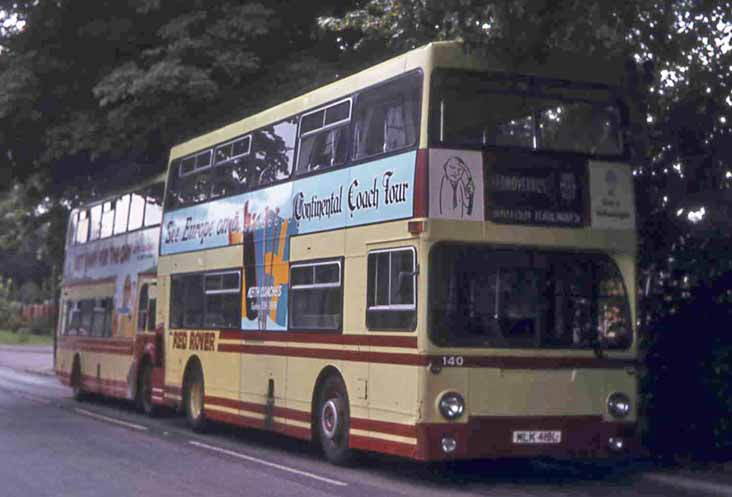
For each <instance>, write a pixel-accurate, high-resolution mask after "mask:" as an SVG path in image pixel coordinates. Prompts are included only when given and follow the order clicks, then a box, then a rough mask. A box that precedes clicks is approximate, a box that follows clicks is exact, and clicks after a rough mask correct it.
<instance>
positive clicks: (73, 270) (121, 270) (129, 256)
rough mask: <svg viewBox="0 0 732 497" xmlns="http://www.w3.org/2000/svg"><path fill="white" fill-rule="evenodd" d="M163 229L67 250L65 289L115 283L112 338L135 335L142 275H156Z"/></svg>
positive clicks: (142, 231) (134, 233)
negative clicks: (135, 318)
mask: <svg viewBox="0 0 732 497" xmlns="http://www.w3.org/2000/svg"><path fill="white" fill-rule="evenodd" d="M159 240H160V227H159V226H155V227H152V228H146V229H142V230H138V231H134V232H132V233H125V234H124V235H118V236H115V237H112V238H106V239H103V240H96V241H93V242H88V243H85V244H81V245H71V246H70V247H68V253H67V255H66V263H65V266H64V285H73V284H79V283H94V282H96V281H101V280H107V279H114V280H115V292H114V310H113V311H114V316H115V317H114V325H113V328H114V329H113V334H114V335H116V336H129V335H131V334H133V333H134V323H133V312H134V305H135V303H134V300H135V296H136V295H137V280H138V276H139V275H140V274H150V273H151V274H155V273H156V271H157V260H158V242H159Z"/></svg>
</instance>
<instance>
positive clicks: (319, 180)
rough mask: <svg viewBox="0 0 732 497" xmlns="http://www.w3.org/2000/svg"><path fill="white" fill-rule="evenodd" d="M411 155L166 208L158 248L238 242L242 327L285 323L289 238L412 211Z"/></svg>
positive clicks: (401, 216)
mask: <svg viewBox="0 0 732 497" xmlns="http://www.w3.org/2000/svg"><path fill="white" fill-rule="evenodd" d="M415 160H416V152H414V151H412V152H407V153H403V154H399V155H394V156H391V157H386V158H383V159H379V160H376V161H373V162H370V163H366V164H360V165H357V166H352V167H350V168H346V169H338V170H335V171H332V172H328V173H325V174H319V175H316V176H309V177H305V178H302V179H298V180H295V181H292V182H287V183H282V184H279V185H274V186H271V187H268V188H264V189H262V190H256V191H252V192H247V193H243V194H241V195H237V196H233V197H229V198H225V199H221V200H215V201H212V202H208V203H205V204H200V205H195V206H191V207H187V208H183V209H179V210H176V211H173V212H166V213H165V215H164V217H163V229H162V232H161V249H160V254H161V255H171V254H178V253H182V252H190V251H194V250H204V249H211V248H218V247H225V246H228V245H238V244H242V245H243V258H244V260H243V263H242V266H243V268H244V272H243V278H242V281H243V283H242V285H243V288H242V295H243V297H242V303H243V305H242V328H243V329H248V330H265V329H266V330H284V329H286V328H287V289H288V285H289V265H288V263H289V252H290V250H289V243H290V238H291V237H292V236H295V235H302V234H309V233H317V232H320V231H326V230H333V229H342V228H348V227H353V226H362V225H366V224H371V223H377V222H386V221H392V220H397V219H405V218H409V217H411V216H412V212H413V206H414V201H413V196H414V166H415Z"/></svg>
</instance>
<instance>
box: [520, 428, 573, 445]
mask: <svg viewBox="0 0 732 497" xmlns="http://www.w3.org/2000/svg"><path fill="white" fill-rule="evenodd" d="M513 443H515V444H522V445H536V444H558V443H562V432H561V431H514V432H513Z"/></svg>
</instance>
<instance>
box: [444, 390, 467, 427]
mask: <svg viewBox="0 0 732 497" xmlns="http://www.w3.org/2000/svg"><path fill="white" fill-rule="evenodd" d="M464 412H465V400H464V399H463V396H462V395H460V394H459V393H457V392H447V393H446V394H444V395H443V396H442V398H440V414H442V415H443V416H445V418H447V419H450V420H453V419H457V418H459V417H460V416H462V415H463V413H464Z"/></svg>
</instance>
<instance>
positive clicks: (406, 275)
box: [399, 268, 419, 285]
mask: <svg viewBox="0 0 732 497" xmlns="http://www.w3.org/2000/svg"><path fill="white" fill-rule="evenodd" d="M418 274H419V268H417V270H416V271H399V284H400V285H401V284H402V281H403V280H404V279H405V278H410V277H414V276H417V275H418Z"/></svg>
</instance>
